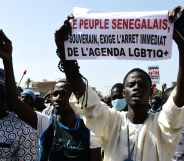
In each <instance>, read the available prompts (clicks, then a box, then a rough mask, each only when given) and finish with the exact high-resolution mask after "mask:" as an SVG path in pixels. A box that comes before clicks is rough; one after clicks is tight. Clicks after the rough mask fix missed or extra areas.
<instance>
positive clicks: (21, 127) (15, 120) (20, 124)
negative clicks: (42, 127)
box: [6, 112, 35, 133]
mask: <svg viewBox="0 0 184 161" xmlns="http://www.w3.org/2000/svg"><path fill="white" fill-rule="evenodd" d="M6 120H7V121H9V123H10V124H11V125H12V126H13V127H14V128H15V129H16V130H18V131H19V133H21V132H23V131H24V132H25V131H27V132H29V131H35V129H33V128H32V127H31V126H30V125H28V124H27V123H26V122H24V121H23V120H21V119H20V118H19V117H18V116H17V115H16V114H15V113H13V112H9V114H8V115H7V118H6ZM26 129H27V130H26Z"/></svg>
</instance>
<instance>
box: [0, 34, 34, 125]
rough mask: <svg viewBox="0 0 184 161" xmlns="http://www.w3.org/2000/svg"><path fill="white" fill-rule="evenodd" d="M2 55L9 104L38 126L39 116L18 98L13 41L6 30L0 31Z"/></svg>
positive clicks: (12, 108)
mask: <svg viewBox="0 0 184 161" xmlns="http://www.w3.org/2000/svg"><path fill="white" fill-rule="evenodd" d="M0 57H1V58H2V60H3V64H4V70H5V85H6V92H7V104H8V107H9V108H10V110H13V111H14V112H15V113H16V114H17V115H18V116H19V117H20V119H22V120H23V121H25V122H26V123H28V124H29V125H31V126H32V127H33V128H36V127H37V116H36V113H35V112H34V111H33V110H32V108H31V107H29V105H27V104H25V103H23V102H21V101H20V100H19V99H18V94H17V87H16V83H15V77H14V70H13V63H12V43H11V41H10V40H9V39H8V38H7V37H6V35H5V34H4V32H3V31H2V30H1V31H0Z"/></svg>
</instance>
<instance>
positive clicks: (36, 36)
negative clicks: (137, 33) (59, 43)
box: [0, 0, 184, 94]
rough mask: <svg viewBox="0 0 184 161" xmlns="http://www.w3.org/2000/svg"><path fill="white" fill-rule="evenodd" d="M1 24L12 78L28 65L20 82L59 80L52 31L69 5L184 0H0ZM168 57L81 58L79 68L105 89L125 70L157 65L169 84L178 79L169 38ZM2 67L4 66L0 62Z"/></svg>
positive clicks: (145, 6)
mask: <svg viewBox="0 0 184 161" xmlns="http://www.w3.org/2000/svg"><path fill="white" fill-rule="evenodd" d="M0 2H1V3H0V28H2V29H3V31H4V32H5V33H6V34H7V35H8V37H9V38H10V39H11V40H12V42H13V48H14V50H13V62H14V70H15V77H16V81H17V82H18V81H19V80H20V78H21V75H22V73H23V71H24V70H25V69H26V70H27V74H26V75H25V77H24V78H23V81H22V84H21V86H24V82H25V80H26V79H27V78H30V79H31V80H33V81H42V80H44V79H46V80H58V79H59V78H62V77H64V74H62V73H61V72H60V71H59V70H58V68H57V63H58V58H57V56H56V52H55V51H56V46H55V43H54V32H55V30H56V29H58V28H59V27H60V26H61V25H62V23H63V21H64V20H65V19H66V17H67V15H69V14H70V13H71V11H72V9H73V7H83V8H88V9H90V10H91V11H94V12H104V11H105V12H112V11H159V10H171V9H173V8H174V7H175V6H177V5H183V6H184V0H152V1H149V0H128V1H125V0H100V1H99V0H91V1H89V0H67V1H64V0H5V1H2V0H0ZM172 54H173V55H172V59H170V60H164V61H152V62H150V61H132V60H131V61H127V60H126V61H125V60H111V61H110V60H108V61H107V60H91V61H89V60H83V61H79V65H80V71H81V73H82V74H83V75H84V76H85V77H87V78H88V81H89V84H90V85H91V86H94V87H96V88H97V89H98V90H100V91H101V92H102V93H104V94H107V93H108V92H109V89H110V88H111V86H112V85H113V84H114V83H117V82H122V80H123V77H124V75H125V74H126V73H127V71H129V70H130V69H132V68H134V67H140V68H143V69H144V70H147V68H148V66H151V65H158V66H159V67H160V75H161V78H160V79H161V80H160V83H161V84H162V83H163V82H166V83H168V84H169V85H170V84H171V82H172V81H175V80H176V76H177V70H178V51H177V47H176V45H175V44H174V43H173V52H172ZM1 66H2V65H1Z"/></svg>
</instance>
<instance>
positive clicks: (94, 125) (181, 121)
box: [74, 88, 184, 161]
mask: <svg viewBox="0 0 184 161" xmlns="http://www.w3.org/2000/svg"><path fill="white" fill-rule="evenodd" d="M82 99H83V98H81V99H80V102H81V100H82ZM74 102H75V101H74ZM80 106H81V105H80V104H79V105H78V107H79V108H80ZM75 107H77V105H75ZM84 114H85V116H86V124H87V127H89V128H90V129H92V131H94V132H95V135H96V136H98V137H99V138H100V141H101V143H102V148H103V149H104V161H123V160H124V159H126V158H127V156H128V150H127V130H126V129H127V128H126V127H127V124H126V113H125V112H119V111H115V110H113V109H111V108H109V107H108V106H107V105H105V104H103V103H102V102H100V99H99V97H98V96H97V95H96V93H95V92H93V90H92V89H91V88H88V105H87V108H84ZM183 125H184V108H183V107H181V108H178V107H177V106H176V105H175V104H174V101H173V96H172V95H171V96H170V97H169V99H168V101H167V102H166V103H165V104H164V105H163V109H162V111H160V112H159V113H156V114H155V115H153V114H150V115H149V117H148V118H147V120H146V121H145V122H144V124H143V126H142V128H141V129H140V131H139V134H138V140H137V144H136V158H135V159H134V161H170V160H171V158H172V156H173V154H174V151H175V147H176V144H177V143H178V140H179V138H180V134H181V129H182V127H183ZM135 130H136V126H135V127H133V126H132V127H131V128H130V130H129V131H130V135H131V133H134V132H135Z"/></svg>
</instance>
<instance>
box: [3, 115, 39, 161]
mask: <svg viewBox="0 0 184 161" xmlns="http://www.w3.org/2000/svg"><path fill="white" fill-rule="evenodd" d="M37 143H38V142H37V135H36V130H34V129H32V128H31V127H30V126H28V125H27V124H26V123H25V122H23V121H22V120H20V119H19V118H18V116H17V115H16V114H14V113H9V114H8V115H7V116H5V117H3V118H2V119H0V161H36V160H37V151H36V149H37V146H38V144H37Z"/></svg>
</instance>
